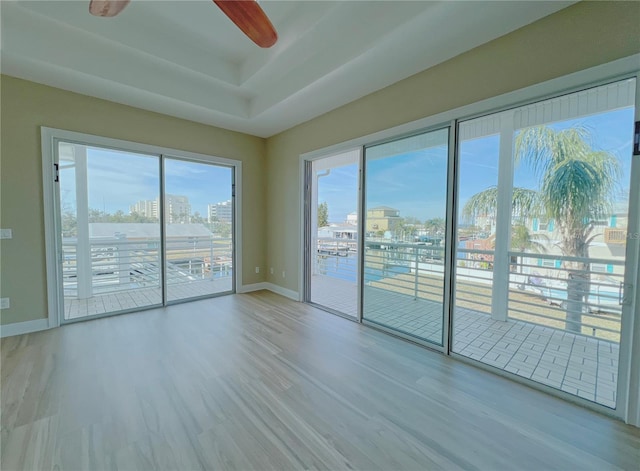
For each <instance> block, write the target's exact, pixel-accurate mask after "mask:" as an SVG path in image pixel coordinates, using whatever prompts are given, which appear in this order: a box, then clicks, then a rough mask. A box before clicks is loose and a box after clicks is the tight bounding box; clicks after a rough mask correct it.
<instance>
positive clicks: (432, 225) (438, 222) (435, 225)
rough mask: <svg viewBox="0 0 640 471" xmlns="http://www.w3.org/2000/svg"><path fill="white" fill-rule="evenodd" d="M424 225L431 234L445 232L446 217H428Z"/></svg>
mask: <svg viewBox="0 0 640 471" xmlns="http://www.w3.org/2000/svg"><path fill="white" fill-rule="evenodd" d="M424 226H425V229H426V230H427V231H429V233H430V234H434V235H442V234H444V230H445V228H446V223H445V220H444V218H432V219H427V220H426V221H425V222H424Z"/></svg>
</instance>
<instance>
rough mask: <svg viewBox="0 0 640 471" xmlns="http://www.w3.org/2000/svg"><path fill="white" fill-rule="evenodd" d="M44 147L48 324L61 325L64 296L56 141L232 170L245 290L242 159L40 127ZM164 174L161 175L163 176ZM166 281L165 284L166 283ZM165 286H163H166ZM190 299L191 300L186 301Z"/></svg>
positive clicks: (238, 272) (237, 267) (238, 284)
mask: <svg viewBox="0 0 640 471" xmlns="http://www.w3.org/2000/svg"><path fill="white" fill-rule="evenodd" d="M40 136H41V147H42V185H43V198H44V229H45V258H46V274H47V304H48V308H47V309H48V324H49V325H48V327H49V328H52V327H58V326H60V325H61V323H62V320H63V316H64V296H63V291H62V273H61V270H62V266H61V264H60V262H61V260H60V257H61V256H62V250H61V244H62V241H61V234H60V230H59V228H60V214H59V212H60V205H59V199H58V188H57V185H56V181H57V178H58V175H57V173H56V168H55V165H57V149H56V146H57V143H58V142H59V141H67V142H73V143H78V144H86V145H90V146H96V147H103V148H110V149H117V150H121V151H125V152H135V153H141V154H148V155H157V156H158V157H159V159H160V161H162V160H163V159H164V157H165V156H166V157H168V158H177V159H182V160H189V161H194V162H203V163H210V164H218V165H223V166H226V167H231V168H232V169H233V174H234V181H233V184H234V186H235V188H234V193H233V194H234V195H235V198H233V201H234V207H233V211H234V213H233V216H234V230H233V246H234V251H235V258H234V260H233V265H234V267H233V268H234V274H233V276H234V285H235V290H236V292H239V291H241V289H242V162H241V161H239V160H233V159H227V158H223V157H216V156H212V155H206V154H198V153H195V152H188V151H184V150H179V149H171V148H167V147H160V146H154V145H149V144H141V143H138V142H132V141H125V140H121V139H113V138H108V137H102V136H95V135H92V134H85V133H80V132H75V131H67V130H63V129H55V128H48V127H44V126H42V127H41V128H40ZM161 177H162V176H161ZM163 284H164V283H163ZM163 289H164V288H163ZM185 301H189V300H185Z"/></svg>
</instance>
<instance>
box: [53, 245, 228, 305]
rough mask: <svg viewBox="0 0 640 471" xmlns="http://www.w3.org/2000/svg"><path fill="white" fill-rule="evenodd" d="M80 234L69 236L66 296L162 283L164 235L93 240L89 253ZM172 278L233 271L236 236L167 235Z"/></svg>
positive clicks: (170, 280) (173, 281) (178, 280)
mask: <svg viewBox="0 0 640 471" xmlns="http://www.w3.org/2000/svg"><path fill="white" fill-rule="evenodd" d="M77 246H78V244H77V241H76V240H75V239H70V238H67V239H63V241H62V251H63V263H62V277H63V287H64V294H65V296H69V297H76V296H79V295H80V294H81V293H82V292H83V290H84V293H85V297H86V293H87V292H89V293H91V294H105V293H111V292H117V291H123V290H130V289H135V288H145V287H160V283H161V279H162V278H161V276H160V273H161V272H160V270H161V257H160V255H161V254H160V240H159V239H158V238H145V239H138V240H132V239H123V238H115V237H114V238H100V239H90V240H89V253H88V254H85V255H84V256H83V255H82V254H81V253H78V251H77ZM165 259H166V262H167V263H166V265H167V269H166V278H167V284H179V283H191V282H194V281H197V280H206V279H214V278H224V277H230V276H232V273H233V263H232V241H231V239H218V238H209V237H205V238H203V237H181V238H171V239H169V240H167V248H166V255H165Z"/></svg>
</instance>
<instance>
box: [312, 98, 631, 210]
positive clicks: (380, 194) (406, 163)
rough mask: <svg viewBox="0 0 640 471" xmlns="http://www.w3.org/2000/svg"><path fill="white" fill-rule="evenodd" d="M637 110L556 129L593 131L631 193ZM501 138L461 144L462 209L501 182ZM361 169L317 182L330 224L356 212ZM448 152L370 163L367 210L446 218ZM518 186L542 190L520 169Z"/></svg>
mask: <svg viewBox="0 0 640 471" xmlns="http://www.w3.org/2000/svg"><path fill="white" fill-rule="evenodd" d="M632 122H633V109H632V108H624V109H619V110H616V111H612V112H608V113H604V114H598V115H592V116H589V117H586V118H581V119H577V120H569V121H562V122H559V123H553V124H552V125H551V127H553V128H554V129H564V128H568V127H571V126H575V125H580V126H583V127H586V128H587V129H589V131H590V132H591V136H592V139H593V142H592V144H593V147H594V148H595V149H601V150H607V151H609V152H611V153H613V154H614V155H615V156H616V157H618V159H619V161H620V164H621V166H622V170H623V177H622V178H621V181H620V186H621V188H622V189H626V191H627V192H628V188H629V178H630V170H631V139H632ZM499 144H500V142H499V136H498V135H491V136H488V137H484V138H478V139H472V140H467V141H464V142H462V143H461V144H460V166H459V178H460V180H459V182H460V184H459V195H460V205H461V206H463V205H464V204H465V202H466V201H467V200H468V199H469V197H471V196H472V195H474V194H476V193H478V192H480V191H483V190H485V189H487V188H488V187H490V186H492V185H496V184H497V179H498V168H497V164H498V147H499ZM357 171H358V169H357V166H356V165H351V166H348V167H341V168H336V169H332V171H331V174H330V175H329V176H327V177H322V178H321V179H320V180H319V184H318V200H319V202H323V201H326V202H327V204H328V207H329V220H330V221H331V222H338V223H339V222H343V221H344V220H345V219H346V215H347V214H348V213H350V212H352V211H355V210H356V208H357V188H358V184H357ZM446 179H447V148H446V146H445V145H443V146H438V147H432V148H429V149H424V150H419V151H413V152H409V153H405V154H399V155H394V156H390V157H388V158H383V159H374V160H368V161H367V182H368V183H367V196H366V199H367V207H369V208H372V207H375V206H379V205H385V206H391V207H393V208H396V209H399V210H400V215H401V216H404V217H406V216H413V217H417V218H418V219H420V220H425V219H430V218H435V217H445V198H446ZM514 185H516V186H521V187H525V188H531V189H535V188H537V180H536V179H535V178H534V177H533V175H532V173H531V171H530V169H528V168H527V167H525V166H520V167H518V168H516V169H515V172H514Z"/></svg>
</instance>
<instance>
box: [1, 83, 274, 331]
mask: <svg viewBox="0 0 640 471" xmlns="http://www.w3.org/2000/svg"><path fill="white" fill-rule="evenodd" d="M0 86H1V109H0V112H1V114H2V123H1V134H0V139H1V145H0V153H1V154H0V158H1V161H0V171H1V172H2V188H1V190H0V198H1V202H0V211H1V213H0V226H1V227H2V228H11V229H13V239H12V240H3V241H2V242H1V246H0V250H1V253H0V256H1V257H2V263H1V271H0V276H1V277H2V278H1V280H0V292H1V293H2V296H3V297H10V298H11V308H10V309H8V310H3V311H2V317H1V322H2V324H8V323H13V322H20V321H28V320H35V319H41V318H44V317H46V316H47V300H46V277H45V241H44V220H43V217H44V216H43V211H44V210H43V203H42V198H43V195H42V170H41V166H42V164H41V162H42V157H41V151H40V126H48V127H52V128H59V129H66V130H71V131H77V132H83V133H89V134H96V135H99V136H104V137H111V138H116V139H124V140H129V141H135V142H141V143H145V144H151V145H156V146H163V147H170V148H174V149H180V150H186V151H190V152H198V153H202V154H209V155H214V156H218V157H226V158H231V159H236V160H241V161H242V162H243V164H242V173H243V182H242V185H243V195H242V198H243V217H242V225H243V236H244V241H243V244H242V252H243V275H244V284H250V283H258V282H261V281H264V279H263V275H262V273H264V272H265V270H264V269H262V270H261V273H260V274H256V273H255V270H254V267H255V266H261V267H264V266H265V245H266V244H265V237H266V231H265V223H266V218H265V203H264V152H265V141H264V139H261V138H258V137H253V136H249V135H246V134H241V133H237V132H232V131H227V130H223V129H219V128H215V127H212V126H206V125H203V124H197V123H194V122H190V121H186V120H182V119H178V118H172V117H169V116H165V115H161V114H157V113H152V112H148V111H143V110H140V109H136V108H131V107H128V106H124V105H119V104H116V103H111V102H108V101H104V100H99V99H96V98H91V97H87V96H83V95H78V94H75V93H70V92H66V91H63V90H59V89H56V88H51V87H46V86H43V85H38V84H35V83H33V82H28V81H24V80H19V79H15V78H12V77H7V76H2V80H1V83H0Z"/></svg>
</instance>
